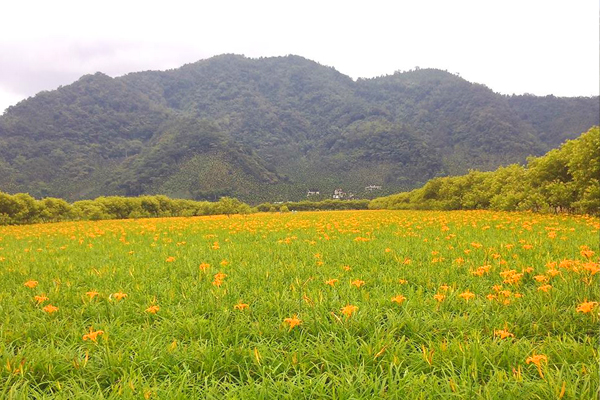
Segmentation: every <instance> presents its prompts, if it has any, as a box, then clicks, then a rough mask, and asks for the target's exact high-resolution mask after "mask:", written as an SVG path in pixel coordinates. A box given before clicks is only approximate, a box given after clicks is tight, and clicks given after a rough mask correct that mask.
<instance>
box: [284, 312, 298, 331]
mask: <svg viewBox="0 0 600 400" xmlns="http://www.w3.org/2000/svg"><path fill="white" fill-rule="evenodd" d="M283 322H284V323H286V324H288V325H289V326H290V331H291V330H292V328H293V327H295V326H298V325H302V320H299V319H298V316H297V315H294V316H293V317H292V318H285V319H284V320H283Z"/></svg>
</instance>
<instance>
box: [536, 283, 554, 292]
mask: <svg viewBox="0 0 600 400" xmlns="http://www.w3.org/2000/svg"><path fill="white" fill-rule="evenodd" d="M550 289H552V285H543V286H540V287H539V288H538V290H541V291H542V292H546V293H548V290H550Z"/></svg>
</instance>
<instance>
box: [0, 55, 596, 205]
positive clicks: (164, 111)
mask: <svg viewBox="0 0 600 400" xmlns="http://www.w3.org/2000/svg"><path fill="white" fill-rule="evenodd" d="M599 109H600V103H599V99H598V97H579V98H557V97H553V96H547V97H536V96H530V95H525V96H504V95H500V94H497V93H494V92H493V91H492V90H490V89H489V88H487V87H486V86H484V85H480V84H474V83H470V82H468V81H466V80H464V79H462V78H460V77H458V76H456V75H453V74H450V73H448V72H445V71H441V70H435V69H417V70H413V71H408V72H397V73H394V74H393V75H388V76H382V77H378V78H373V79H359V80H357V81H354V80H352V79H351V78H349V77H348V76H345V75H343V74H341V73H340V72H338V71H336V70H335V69H333V68H330V67H325V66H322V65H320V64H318V63H316V62H313V61H310V60H307V59H305V58H302V57H298V56H286V57H274V58H260V59H250V58H245V57H243V56H238V55H222V56H217V57H213V58H210V59H207V60H202V61H199V62H196V63H192V64H188V65H185V66H183V67H181V68H178V69H173V70H168V71H145V72H137V73H131V74H128V75H125V76H122V77H118V78H111V77H109V76H107V75H104V74H102V73H96V74H94V75H86V76H83V77H82V78H80V79H79V80H78V81H76V82H74V83H73V84H71V85H68V86H64V87H61V88H59V89H57V90H54V91H50V92H41V93H39V94H37V95H36V96H34V97H33V98H29V99H27V100H25V101H22V102H20V103H19V104H17V105H15V106H13V107H10V108H9V109H8V110H7V111H6V112H5V113H4V114H3V115H2V116H1V117H0V190H2V191H5V192H9V193H14V192H29V193H31V194H32V195H34V196H36V197H44V196H55V197H62V198H66V199H68V200H78V199H84V198H92V197H96V196H100V195H130V196H132V195H134V196H135V195H140V194H157V193H160V194H167V195H169V196H173V197H182V198H194V199H199V200H203V199H209V200H213V199H217V198H218V197H220V196H224V195H229V196H236V197H239V198H240V199H243V200H245V201H248V202H252V203H257V202H261V201H278V200H298V199H301V198H303V197H305V196H306V191H307V189H309V188H313V189H318V190H319V191H320V192H321V193H322V196H324V195H323V194H326V195H329V194H330V193H331V192H333V190H334V189H335V188H343V189H344V190H345V191H346V192H352V193H354V194H355V195H356V196H358V197H367V196H376V195H383V194H389V193H394V192H398V191H401V190H408V189H412V188H415V187H418V186H421V185H422V184H424V183H425V182H426V181H427V180H428V179H430V178H433V177H436V176H445V175H448V174H462V173H465V172H466V171H467V170H468V169H471V168H477V169H480V170H492V169H495V168H497V167H498V166H500V165H506V164H511V163H515V162H516V163H523V162H524V161H525V159H526V158H527V156H530V155H541V154H543V153H544V152H546V151H547V150H549V149H550V148H553V147H556V146H557V144H558V143H561V142H562V141H564V140H565V139H570V138H574V137H575V135H576V134H577V133H578V132H582V131H584V130H587V129H588V128H589V127H590V126H593V125H596V124H598V123H599V122H600V121H599V118H600V117H599V112H598V111H599ZM369 185H375V186H381V187H382V188H381V189H380V190H378V191H376V192H373V193H372V192H365V187H366V186H369Z"/></svg>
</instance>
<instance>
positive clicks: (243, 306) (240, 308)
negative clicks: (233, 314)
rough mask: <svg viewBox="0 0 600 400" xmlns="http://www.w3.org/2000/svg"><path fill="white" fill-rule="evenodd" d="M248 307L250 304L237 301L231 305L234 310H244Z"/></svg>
mask: <svg viewBox="0 0 600 400" xmlns="http://www.w3.org/2000/svg"><path fill="white" fill-rule="evenodd" d="M248 307H250V306H249V305H248V304H246V303H238V304H236V305H235V306H233V308H234V309H236V310H245V309H246V308H248Z"/></svg>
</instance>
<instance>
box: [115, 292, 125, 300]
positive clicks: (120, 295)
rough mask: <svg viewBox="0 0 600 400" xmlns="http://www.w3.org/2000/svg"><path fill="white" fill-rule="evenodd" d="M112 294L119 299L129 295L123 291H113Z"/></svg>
mask: <svg viewBox="0 0 600 400" xmlns="http://www.w3.org/2000/svg"><path fill="white" fill-rule="evenodd" d="M111 296H112V297H114V298H115V299H117V300H123V299H124V298H125V297H127V294H126V293H122V292H117V293H113V294H112V295H111Z"/></svg>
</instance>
